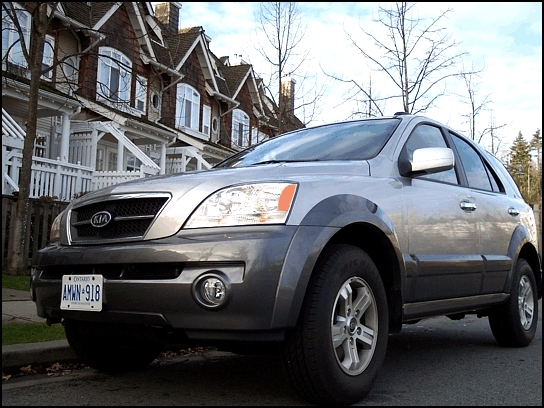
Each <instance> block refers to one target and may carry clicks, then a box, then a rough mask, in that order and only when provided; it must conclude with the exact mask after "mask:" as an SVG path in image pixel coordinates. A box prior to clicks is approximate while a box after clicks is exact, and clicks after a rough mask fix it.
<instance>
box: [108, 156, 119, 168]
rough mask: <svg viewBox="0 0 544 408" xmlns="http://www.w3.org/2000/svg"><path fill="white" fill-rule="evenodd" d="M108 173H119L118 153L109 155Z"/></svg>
mask: <svg viewBox="0 0 544 408" xmlns="http://www.w3.org/2000/svg"><path fill="white" fill-rule="evenodd" d="M108 171H117V153H115V152H110V154H109V155H108Z"/></svg>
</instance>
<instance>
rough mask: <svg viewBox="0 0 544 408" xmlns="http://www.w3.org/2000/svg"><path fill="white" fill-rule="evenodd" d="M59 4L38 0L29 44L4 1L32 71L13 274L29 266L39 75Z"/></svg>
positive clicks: (10, 5) (9, 270) (10, 270)
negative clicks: (26, 258) (26, 259)
mask: <svg viewBox="0 0 544 408" xmlns="http://www.w3.org/2000/svg"><path fill="white" fill-rule="evenodd" d="M57 5H58V3H57V2H50V3H37V5H36V8H35V9H34V10H33V12H32V26H31V27H32V29H31V30H30V44H26V39H25V35H24V33H23V30H22V28H21V26H20V24H19V19H18V18H17V15H16V14H17V13H18V12H19V11H18V10H17V9H16V6H15V5H14V4H13V3H12V2H2V10H3V11H4V12H5V13H6V14H7V15H8V16H9V18H10V19H11V21H12V22H13V23H14V25H15V27H16V29H17V31H18V34H19V41H20V43H19V45H18V46H19V47H20V49H21V51H22V53H23V56H24V59H25V61H26V62H27V66H28V70H29V72H30V88H29V98H28V112H29V113H28V119H27V121H26V136H25V141H24V145H23V158H22V167H21V173H20V176H19V196H18V200H17V211H16V214H15V217H14V219H13V217H12V220H13V221H14V222H15V228H14V230H13V231H14V235H13V236H12V237H10V239H12V240H13V242H14V246H13V248H14V254H13V256H12V258H11V262H10V263H9V264H8V268H7V273H8V274H10V275H17V274H24V273H25V272H26V268H27V265H25V264H24V256H23V254H24V252H23V251H24V249H25V235H26V229H27V228H28V227H29V226H28V225H26V224H27V215H28V209H29V195H30V177H31V166H32V153H33V150H34V142H35V140H36V130H37V121H38V115H37V112H38V91H39V87H40V78H41V76H42V74H43V71H42V61H43V53H44V46H45V35H46V29H47V26H48V25H49V23H50V21H51V19H52V18H53V15H54V12H55V10H56V8H57ZM2 34H3V33H2Z"/></svg>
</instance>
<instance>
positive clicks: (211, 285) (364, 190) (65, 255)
mask: <svg viewBox="0 0 544 408" xmlns="http://www.w3.org/2000/svg"><path fill="white" fill-rule="evenodd" d="M51 240H52V244H51V245H50V246H48V247H46V248H44V249H42V250H41V251H39V252H38V253H37V254H36V255H35V257H34V259H33V269H32V288H31V291H32V296H33V299H34V301H35V302H36V305H37V311H38V315H39V316H42V317H45V318H47V319H48V322H49V323H59V322H60V323H62V324H63V325H64V328H65V330H66V336H67V339H68V341H69V343H70V345H71V347H72V348H73V349H74V351H75V352H76V354H77V355H78V356H79V357H80V358H81V360H82V361H83V362H85V363H87V364H88V365H90V366H91V367H94V368H96V369H98V370H104V371H118V370H129V369H138V368H142V367H145V366H147V365H148V364H149V363H150V362H152V361H153V360H154V359H155V358H156V357H157V355H158V354H159V352H160V351H161V350H163V349H164V347H165V345H168V344H173V343H175V344H178V343H182V344H194V343H197V344H200V345H205V344H212V345H215V346H218V347H219V348H222V349H226V350H231V351H235V352H237V353H248V352H256V351H260V352H273V351H274V352H278V353H280V355H281V356H282V361H283V364H284V367H285V369H286V372H287V374H288V376H289V378H290V381H291V382H292V383H293V384H294V386H295V388H296V389H297V391H298V392H299V393H300V394H301V395H302V396H303V397H305V398H307V399H308V400H309V401H311V402H315V403H319V404H325V405H330V404H334V405H338V404H352V403H354V402H357V401H360V400H361V399H363V398H364V397H365V396H366V395H367V393H368V392H369V391H370V389H371V387H372V384H373V383H374V381H375V379H376V376H377V375H378V372H379V370H380V368H381V366H382V363H383V361H384V356H385V353H386V348H387V342H388V335H389V334H390V333H395V332H398V331H400V330H401V328H402V325H403V324H404V323H412V322H415V321H417V320H419V319H422V318H427V317H431V316H437V315H446V316H449V317H451V318H455V319H458V318H461V317H463V316H464V315H465V314H468V313H475V314H477V315H478V316H479V317H484V316H485V317H488V319H489V324H490V327H491V331H492V332H493V335H494V337H495V339H496V340H497V342H498V343H499V344H500V345H502V346H507V347H520V346H526V345H528V344H529V343H530V342H531V340H532V339H533V337H534V335H535V330H536V326H537V321H538V299H540V298H541V296H542V293H541V287H542V269H541V259H540V255H539V254H538V251H537V230H536V226H535V219H534V215H533V212H532V210H531V208H530V207H529V206H528V205H527V204H526V203H525V202H524V201H523V199H522V197H521V194H520V192H519V190H518V188H517V187H516V185H515V183H514V181H513V180H512V178H511V177H510V176H509V174H508V172H507V170H506V169H505V167H504V166H503V165H502V163H501V162H500V161H499V160H498V159H497V158H495V157H494V156H493V155H491V154H490V153H488V152H487V151H485V150H484V149H482V148H481V147H479V146H478V145H476V144H475V143H473V142H472V141H471V140H468V139H467V138H465V137H463V136H461V135H460V134H459V133H457V132H456V131H454V130H452V129H450V128H449V127H447V126H444V125H442V124H440V123H438V122H436V121H433V120H431V119H428V118H425V117H421V116H412V115H406V114H400V113H399V114H395V115H394V116H391V117H382V118H376V119H365V120H355V121H349V122H342V123H334V124H329V125H323V126H317V127H313V128H308V129H303V130H299V131H295V132H292V133H288V134H284V135H281V136H278V137H275V138H273V139H271V140H268V141H266V142H263V143H261V144H258V145H255V146H252V147H250V148H248V149H247V150H244V151H242V152H240V153H238V154H236V155H234V156H232V157H230V158H229V159H227V160H225V161H223V162H222V163H220V164H218V165H217V166H215V167H214V168H213V169H210V170H206V171H195V172H189V173H182V174H175V175H168V176H159V177H154V178H147V179H142V180H141V181H135V182H128V183H124V184H119V185H116V186H112V187H108V188H105V189H103V190H100V191H96V192H94V193H90V194H87V195H85V196H84V197H82V198H81V199H78V200H76V201H74V202H72V203H71V204H70V205H69V206H68V208H67V209H66V210H65V211H64V212H63V213H62V214H61V215H59V217H58V218H57V219H56V220H55V222H54V225H53V228H52V231H51Z"/></svg>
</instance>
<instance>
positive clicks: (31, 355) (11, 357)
mask: <svg viewBox="0 0 544 408" xmlns="http://www.w3.org/2000/svg"><path fill="white" fill-rule="evenodd" d="M77 359H78V358H77V357H76V355H75V353H74V352H73V350H72V349H71V348H70V346H69V345H68V341H67V340H55V341H44V342H40V343H22V344H12V345H10V346H2V371H3V370H9V369H15V368H19V367H23V366H27V365H30V364H52V363H55V362H65V361H74V360H77Z"/></svg>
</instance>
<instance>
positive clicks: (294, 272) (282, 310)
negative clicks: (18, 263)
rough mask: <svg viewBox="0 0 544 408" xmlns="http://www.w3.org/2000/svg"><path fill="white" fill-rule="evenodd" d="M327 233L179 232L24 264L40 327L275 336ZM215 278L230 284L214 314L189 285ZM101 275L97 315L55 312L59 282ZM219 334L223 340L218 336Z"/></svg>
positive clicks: (275, 229)
mask: <svg viewBox="0 0 544 408" xmlns="http://www.w3.org/2000/svg"><path fill="white" fill-rule="evenodd" d="M335 231H336V229H334V228H324V227H297V226H250V227H229V228H213V229H201V230H192V231H182V232H180V233H179V234H177V235H175V236H173V237H170V238H165V239H160V240H153V241H142V242H132V243H119V244H109V245H92V246H91V245H89V246H61V245H54V246H49V247H46V248H44V249H42V250H40V251H38V252H37V253H36V255H35V256H34V258H33V265H32V267H33V273H32V279H31V292H32V294H33V299H34V300H35V302H36V306H37V313H38V315H39V316H41V317H45V318H49V319H52V320H56V321H58V320H59V319H63V318H64V319H75V320H88V321H99V322H112V323H128V324H147V325H156V326H163V327H169V328H174V329H182V330H184V331H185V333H186V334H187V336H188V337H189V338H197V339H203V338H223V339H226V340H233V339H236V338H237V335H236V334H234V335H231V338H229V336H228V335H227V334H226V333H244V332H246V333H253V334H255V333H263V335H264V336H265V337H266V333H271V336H272V337H274V335H273V334H272V333H278V332H281V331H282V330H284V329H286V328H287V327H291V326H293V325H294V324H295V322H296V318H297V316H298V309H299V308H300V305H301V303H302V297H303V295H304V290H305V286H306V282H307V280H308V279H309V276H310V274H311V270H312V269H313V265H314V264H315V261H316V259H317V256H318V255H319V253H320V252H321V249H322V247H323V246H324V244H325V242H326V241H327V240H328V238H330V236H332V234H333V233H334V232H335ZM210 271H215V273H220V274H221V276H223V277H224V278H225V280H226V281H227V283H228V284H229V294H228V300H227V302H226V304H225V305H224V306H223V307H221V308H219V309H217V310H215V309H213V310H209V309H205V308H203V307H202V306H200V305H199V304H198V303H197V302H196V301H195V299H194V296H193V292H192V291H193V289H192V288H193V284H194V282H195V280H196V279H198V277H200V276H201V275H203V274H205V273H208V272H210ZM89 273H98V274H102V275H104V286H103V309H102V311H101V312H94V311H89V312H82V311H66V310H61V309H60V299H61V279H62V275H65V274H89ZM221 333H223V334H221Z"/></svg>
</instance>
